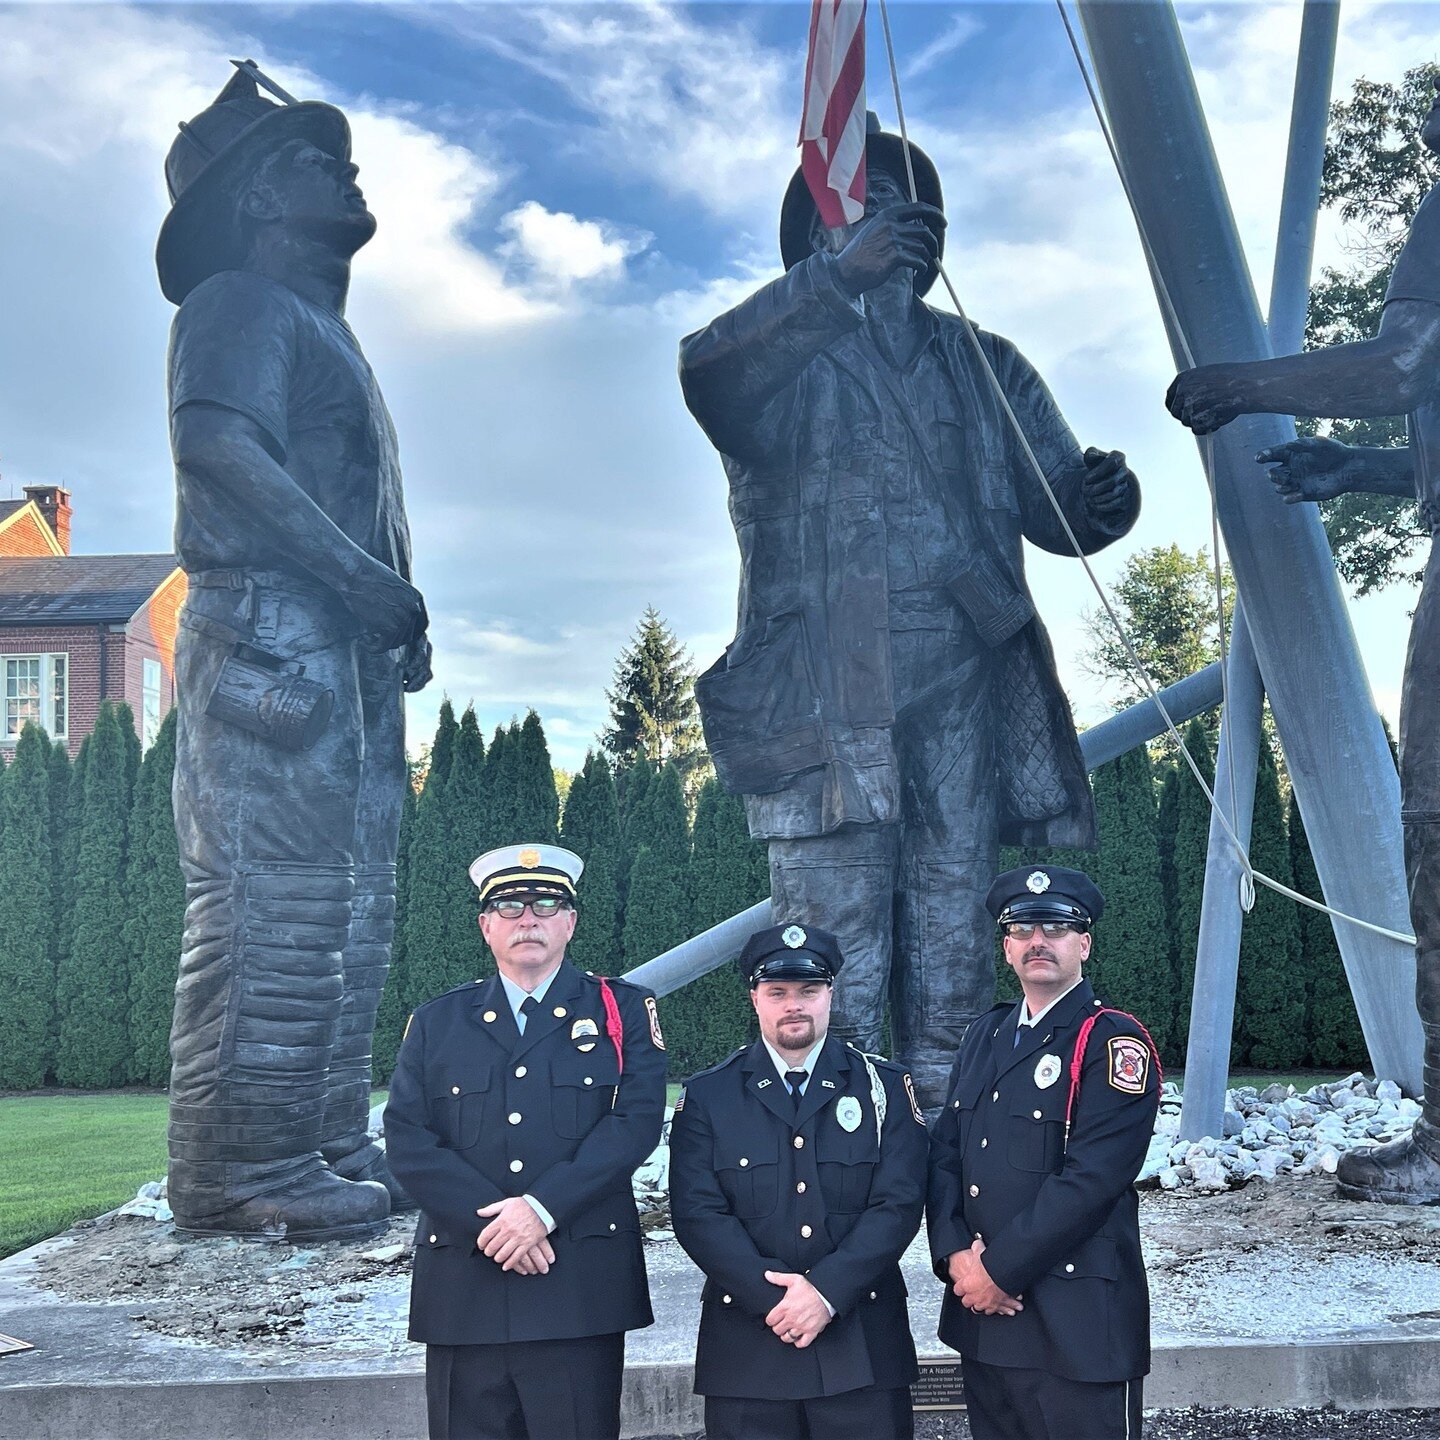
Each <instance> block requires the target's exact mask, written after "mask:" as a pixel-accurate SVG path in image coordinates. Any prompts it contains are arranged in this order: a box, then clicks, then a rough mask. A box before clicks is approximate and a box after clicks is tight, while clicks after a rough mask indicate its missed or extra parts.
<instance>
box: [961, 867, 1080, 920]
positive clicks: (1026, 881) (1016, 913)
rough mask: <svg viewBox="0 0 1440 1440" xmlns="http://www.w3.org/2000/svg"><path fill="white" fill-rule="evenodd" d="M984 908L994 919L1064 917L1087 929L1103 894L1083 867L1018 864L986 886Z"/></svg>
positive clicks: (1051, 918) (1048, 918)
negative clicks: (988, 887) (1073, 868)
mask: <svg viewBox="0 0 1440 1440" xmlns="http://www.w3.org/2000/svg"><path fill="white" fill-rule="evenodd" d="M985 908H986V909H987V910H988V911H989V912H990V913H991V914H992V915H993V916H994V917H995V919H996V921H997V923H999V924H1001V925H1008V924H1009V923H1010V922H1011V921H1012V920H1026V921H1032V922H1033V921H1040V922H1042V923H1043V922H1044V921H1046V920H1066V921H1069V923H1070V924H1072V925H1083V926H1085V927H1086V928H1087V929H1088V928H1089V927H1090V926H1091V925H1092V924H1093V923H1094V922H1095V921H1096V920H1098V919H1099V918H1100V915H1101V912H1102V911H1103V910H1104V909H1105V897H1104V896H1103V895H1102V894H1101V893H1100V891H1099V889H1098V888H1097V887H1096V885H1095V882H1094V881H1093V880H1092V879H1091V878H1090V877H1089V876H1088V875H1087V874H1085V872H1084V871H1083V870H1071V869H1068V868H1067V867H1066V866H1064V865H1021V866H1020V867H1019V868H1018V869H1015V870H1007V871H1006V872H1005V873H1004V874H1003V875H1001V876H1000V878H999V879H998V880H996V881H995V883H994V884H993V885H992V886H991V887H990V892H989V894H987V895H986V896H985Z"/></svg>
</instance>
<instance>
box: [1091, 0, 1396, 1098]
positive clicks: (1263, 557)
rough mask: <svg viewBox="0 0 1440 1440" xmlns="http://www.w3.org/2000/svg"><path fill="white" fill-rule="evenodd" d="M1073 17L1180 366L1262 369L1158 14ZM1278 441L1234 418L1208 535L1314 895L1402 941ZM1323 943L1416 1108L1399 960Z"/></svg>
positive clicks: (1222, 218)
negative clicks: (1270, 451) (1221, 537)
mask: <svg viewBox="0 0 1440 1440" xmlns="http://www.w3.org/2000/svg"><path fill="white" fill-rule="evenodd" d="M1080 14H1081V19H1082V21H1083V23H1084V27H1085V32H1086V36H1087V38H1088V40H1089V45H1090V51H1091V55H1092V57H1093V59H1094V65H1095V72H1096V77H1097V80H1098V83H1099V86H1100V90H1101V93H1102V95H1103V96H1104V98H1105V106H1106V110H1107V111H1108V114H1109V118H1110V124H1111V127H1112V129H1113V132H1114V137H1115V142H1116V145H1117V147H1118V149H1119V152H1120V155H1121V160H1122V163H1123V165H1124V167H1125V173H1126V176H1127V178H1128V179H1129V181H1130V185H1131V188H1132V192H1133V194H1134V198H1135V201H1136V206H1137V209H1138V211H1139V217H1140V223H1141V224H1142V226H1143V227H1144V230H1145V232H1146V235H1147V237H1148V239H1149V243H1150V247H1151V250H1152V252H1153V254H1154V257H1155V264H1156V268H1157V270H1158V272H1159V274H1160V275H1161V276H1162V277H1163V278H1164V282H1165V285H1166V287H1167V289H1168V292H1169V295H1170V299H1171V301H1172V303H1173V304H1174V306H1175V309H1176V313H1177V316H1178V318H1179V322H1180V325H1181V327H1182V328H1183V330H1184V331H1185V334H1186V336H1187V338H1188V340H1189V342H1190V347H1191V349H1192V351H1193V352H1194V354H1195V357H1196V360H1197V361H1198V362H1200V363H1208V362H1216V361H1225V360H1253V359H1259V358H1264V357H1268V356H1269V355H1270V354H1271V350H1270V344H1269V337H1268V336H1267V334H1266V330H1265V326H1264V323H1263V322H1262V320H1261V317H1260V310H1259V306H1258V305H1257V304H1256V301H1255V293H1254V288H1253V286H1252V285H1251V282H1250V275H1249V271H1248V269H1247V267H1246V264H1245V258H1244V255H1243V253H1242V251H1241V248H1240V240H1239V236H1238V234H1237V232H1236V228H1235V221H1234V217H1233V216H1232V214H1231V212H1230V204H1229V200H1228V199H1227V197H1226V194H1225V189H1224V185H1223V183H1222V181H1221V178H1220V172H1219V167H1218V165H1217V164H1216V160H1215V153H1214V149H1213V147H1212V145H1211V143H1210V136H1209V133H1208V131H1207V129H1206V126H1205V119H1204V115H1203V113H1202V111H1201V108H1200V100H1199V96H1198V95H1197V93H1196V90H1195V81H1194V77H1193V75H1192V74H1191V72H1190V65H1189V61H1188V59H1187V57H1186V54H1185V48H1184V45H1183V43H1182V41H1181V38H1180V29H1179V26H1178V24H1177V23H1176V19H1175V13H1174V10H1173V9H1172V7H1171V6H1170V5H1169V4H1168V3H1166V0H1080ZM1294 434H1295V427H1294V423H1293V421H1291V420H1290V419H1288V418H1287V417H1284V416H1278V415H1251V416H1245V417H1242V418H1241V419H1240V420H1237V421H1235V422H1234V423H1233V424H1231V425H1228V426H1226V427H1225V429H1223V430H1222V431H1220V432H1219V433H1218V434H1217V435H1216V436H1215V437H1214V440H1213V456H1214V470H1215V475H1214V479H1215V485H1216V491H1217V497H1218V503H1219V508H1220V521H1221V525H1222V526H1223V528H1224V533H1225V542H1226V548H1227V550H1228V551H1229V554H1230V562H1231V566H1232V568H1233V570H1234V572H1235V580H1236V585H1237V588H1238V591H1239V594H1240V596H1241V598H1242V600H1243V603H1244V606H1245V614H1246V617H1247V620H1248V622H1249V627H1250V633H1251V637H1252V639H1253V641H1254V644H1255V652H1256V655H1257V656H1258V658H1259V662H1260V670H1261V673H1262V675H1263V676H1264V679H1265V688H1266V691H1267V693H1268V694H1269V697H1270V705H1271V708H1272V710H1273V711H1274V713H1275V721H1276V725H1277V727H1278V729H1279V732H1280V736H1281V740H1282V742H1283V744H1284V746H1285V755H1286V761H1287V764H1288V767H1289V770H1290V775H1291V778H1292V780H1293V781H1294V785H1295V793H1296V796H1297V798H1298V800H1299V802H1300V808H1301V812H1302V814H1303V815H1304V817H1305V824H1306V830H1307V832H1308V834H1309V836H1310V840H1311V845H1312V848H1313V850H1314V853H1315V862H1316V867H1317V869H1318V870H1319V872H1320V876H1321V879H1322V882H1323V884H1324V888H1325V894H1326V897H1327V899H1328V900H1329V903H1330V904H1332V905H1334V906H1336V907H1337V908H1339V909H1341V910H1344V911H1346V912H1348V913H1350V914H1353V915H1358V916H1360V917H1362V918H1364V919H1368V920H1372V921H1374V922H1377V923H1379V924H1382V925H1386V926H1388V927H1391V928H1393V929H1396V930H1401V931H1403V930H1404V929H1405V927H1406V925H1407V923H1408V904H1407V897H1406V889H1405V875H1404V865H1403V862H1402V858H1401V857H1402V851H1401V839H1400V784H1399V779H1398V777H1397V776H1396V774H1395V767H1394V764H1393V763H1392V761H1391V759H1390V752H1389V750H1388V748H1387V747H1386V744H1385V737H1384V734H1383V732H1382V730H1381V728H1380V717H1379V716H1378V714H1377V713H1376V711H1375V707H1374V705H1373V703H1372V701H1371V699H1370V692H1369V685H1368V683H1367V681H1366V678H1365V672H1364V669H1363V666H1362V665H1361V661H1360V654H1359V650H1358V648H1357V646H1356V643H1355V636H1354V632H1353V631H1352V630H1351V628H1350V621H1349V617H1348V615H1347V614H1346V610H1345V602H1344V597H1343V596H1342V594H1341V591H1340V585H1339V580H1338V578H1337V577H1336V574H1335V566H1334V560H1333V557H1332V556H1331V554H1330V550H1329V546H1328V545H1327V544H1326V541H1325V534H1324V531H1323V529H1322V528H1321V525H1320V519H1319V516H1318V515H1317V514H1315V512H1314V510H1313V508H1312V507H1310V506H1287V505H1284V504H1282V503H1281V501H1280V500H1279V498H1278V497H1277V496H1275V495H1274V494H1273V492H1272V491H1271V489H1270V487H1269V486H1268V485H1267V484H1265V482H1264V479H1263V477H1262V475H1261V473H1260V471H1259V470H1258V469H1257V467H1256V466H1255V463H1254V456H1255V452H1256V451H1257V450H1260V449H1263V448H1264V447H1265V446H1268V445H1276V444H1280V443H1282V442H1284V441H1286V440H1289V439H1292V438H1293V437H1294ZM1336 929H1337V933H1338V934H1339V936H1340V946H1341V953H1342V955H1343V956H1344V959H1345V968H1346V972H1347V974H1348V975H1349V977H1350V984H1351V988H1352V990H1353V991H1354V994H1355V1002H1356V1008H1357V1010H1358V1011H1359V1014H1360V1023H1361V1025H1362V1027H1363V1029H1364V1032H1365V1039H1366V1043H1367V1044H1368V1046H1369V1048H1370V1055H1371V1058H1372V1060H1373V1062H1374V1064H1375V1068H1376V1071H1377V1073H1378V1074H1380V1075H1382V1076H1386V1077H1388V1078H1391V1079H1395V1080H1398V1081H1399V1082H1400V1083H1401V1085H1402V1086H1404V1087H1405V1088H1406V1089H1408V1090H1410V1091H1411V1092H1412V1093H1415V1092H1418V1090H1419V1089H1420V1085H1421V1064H1420V1055H1421V1045H1422V1035H1421V1029H1420V1021H1419V1017H1418V1015H1417V1014H1416V1011H1415V1006H1414V1000H1413V992H1414V984H1415V952H1414V948H1413V946H1407V945H1402V944H1400V943H1399V942H1397V941H1393V940H1386V939H1384V938H1383V937H1381V936H1378V935H1375V934H1372V933H1371V932H1369V931H1365V930H1361V929H1359V928H1358V927H1356V926H1352V925H1345V924H1343V923H1342V924H1340V925H1338V926H1337V927H1336Z"/></svg>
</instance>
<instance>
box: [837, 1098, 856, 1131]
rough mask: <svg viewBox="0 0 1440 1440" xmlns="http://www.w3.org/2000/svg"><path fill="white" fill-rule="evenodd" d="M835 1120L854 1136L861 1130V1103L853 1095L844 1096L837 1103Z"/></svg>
mask: <svg viewBox="0 0 1440 1440" xmlns="http://www.w3.org/2000/svg"><path fill="white" fill-rule="evenodd" d="M835 1118H836V1119H837V1120H838V1121H839V1122H840V1128H841V1129H842V1130H846V1131H849V1132H850V1133H851V1134H852V1135H853V1134H854V1133H855V1131H857V1130H858V1129H859V1128H860V1102H859V1101H858V1100H857V1099H856V1098H855V1097H854V1096H853V1095H842V1096H841V1097H840V1098H839V1099H838V1100H837V1101H836V1102H835Z"/></svg>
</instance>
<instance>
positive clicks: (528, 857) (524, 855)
mask: <svg viewBox="0 0 1440 1440" xmlns="http://www.w3.org/2000/svg"><path fill="white" fill-rule="evenodd" d="M515 858H516V859H517V860H519V862H520V863H521V864H522V865H523V866H524V867H525V868H526V869H527V870H533V869H534V868H535V867H536V866H537V865H538V864H539V863H540V852H539V851H538V850H535V849H532V848H527V849H524V850H522V851H521V852H520V853H519V855H517V856H516V857H515Z"/></svg>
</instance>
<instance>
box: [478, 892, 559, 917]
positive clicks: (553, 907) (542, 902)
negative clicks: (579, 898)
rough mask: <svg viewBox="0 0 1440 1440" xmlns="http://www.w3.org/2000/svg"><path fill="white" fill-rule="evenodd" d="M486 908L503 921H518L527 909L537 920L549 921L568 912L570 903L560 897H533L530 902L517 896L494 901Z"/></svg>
mask: <svg viewBox="0 0 1440 1440" xmlns="http://www.w3.org/2000/svg"><path fill="white" fill-rule="evenodd" d="M485 908H486V909H487V910H488V911H489V912H490V913H491V914H492V915H499V916H500V917H501V919H503V920H518V919H519V918H520V917H521V916H522V915H523V914H524V913H525V911H526V909H527V908H528V909H529V911H530V913H531V914H532V915H533V916H534V917H535V918H536V919H537V920H548V919H549V918H550V917H551V916H552V915H558V914H559V913H560V911H562V910H568V909H569V908H570V902H569V901H568V900H562V899H561V898H560V897H559V896H558V895H532V896H531V897H530V898H529V899H528V900H521V899H520V898H519V897H518V896H517V897H516V898H514V899H510V900H492V901H491V902H490V903H489V904H488V905H487V906H486V907H485Z"/></svg>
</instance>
